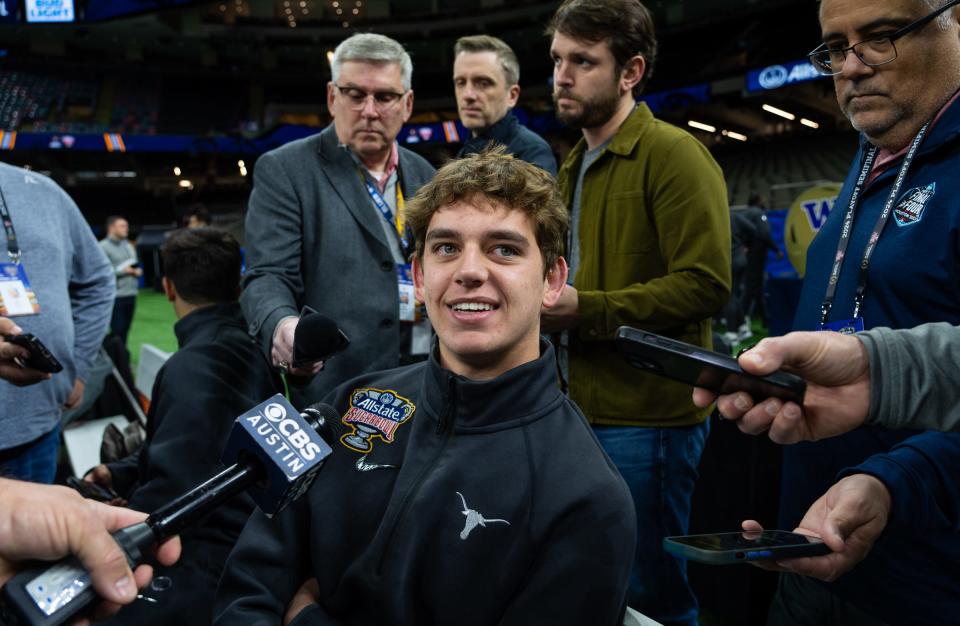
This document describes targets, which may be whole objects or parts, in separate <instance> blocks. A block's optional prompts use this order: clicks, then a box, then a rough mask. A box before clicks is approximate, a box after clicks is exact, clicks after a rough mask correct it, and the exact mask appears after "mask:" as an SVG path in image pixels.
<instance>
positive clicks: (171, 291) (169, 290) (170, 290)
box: [160, 276, 177, 302]
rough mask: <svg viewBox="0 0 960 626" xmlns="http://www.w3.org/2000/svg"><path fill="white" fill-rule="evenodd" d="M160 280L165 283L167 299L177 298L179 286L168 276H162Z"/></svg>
mask: <svg viewBox="0 0 960 626" xmlns="http://www.w3.org/2000/svg"><path fill="white" fill-rule="evenodd" d="M160 282H161V283H162V284H163V293H164V294H166V296H167V300H169V301H170V302H174V301H175V300H176V299H177V288H176V287H174V286H173V282H171V281H170V279H169V278H167V277H166V276H164V277H163V278H161V279H160Z"/></svg>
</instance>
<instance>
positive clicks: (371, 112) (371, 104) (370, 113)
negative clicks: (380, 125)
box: [360, 93, 380, 117]
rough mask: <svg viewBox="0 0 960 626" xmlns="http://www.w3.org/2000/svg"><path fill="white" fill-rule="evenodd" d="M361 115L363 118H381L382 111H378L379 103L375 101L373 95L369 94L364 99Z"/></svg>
mask: <svg viewBox="0 0 960 626" xmlns="http://www.w3.org/2000/svg"><path fill="white" fill-rule="evenodd" d="M360 115H361V116H362V117H380V111H379V110H377V101H376V100H375V99H374V97H373V94H372V93H371V94H367V97H366V98H364V99H363V107H362V108H361V109H360Z"/></svg>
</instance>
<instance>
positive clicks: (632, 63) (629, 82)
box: [620, 54, 647, 93]
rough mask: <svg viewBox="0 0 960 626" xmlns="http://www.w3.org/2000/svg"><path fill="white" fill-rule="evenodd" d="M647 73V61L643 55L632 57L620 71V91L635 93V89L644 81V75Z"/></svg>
mask: <svg viewBox="0 0 960 626" xmlns="http://www.w3.org/2000/svg"><path fill="white" fill-rule="evenodd" d="M646 72H647V61H646V59H644V58H643V55H641V54H638V55H636V56H634V57H631V58H630V60H629V61H627V62H626V64H624V66H623V69H622V70H620V89H621V90H622V91H623V92H624V93H626V92H628V91H633V88H634V87H636V86H637V84H638V83H639V82H640V81H641V80H643V75H644V74H646Z"/></svg>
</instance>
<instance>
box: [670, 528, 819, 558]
mask: <svg viewBox="0 0 960 626" xmlns="http://www.w3.org/2000/svg"><path fill="white" fill-rule="evenodd" d="M663 549H664V550H666V551H667V552H669V553H671V554H675V555H677V556H679V557H682V558H684V559H690V560H691V561H697V562H698V563H706V564H707V565H729V564H732V563H747V562H749V561H762V560H766V559H788V558H791V557H797V556H822V555H824V554H829V553H830V552H831V550H830V548H829V547H827V544H825V543H823V541H821V540H820V539H817V538H816V537H808V536H806V535H801V534H800V533H791V532H787V531H785V530H763V531H740V532H735V533H715V534H712V535H684V536H677V537H664V539H663Z"/></svg>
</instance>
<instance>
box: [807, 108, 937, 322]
mask: <svg viewBox="0 0 960 626" xmlns="http://www.w3.org/2000/svg"><path fill="white" fill-rule="evenodd" d="M929 126H930V122H927V123H926V124H924V125H923V127H922V128H921V129H920V131H919V132H918V133H917V136H916V137H914V138H913V143H911V144H910V150H908V151H907V154H906V156H904V157H903V164H902V165H901V166H900V171H899V173H897V178H896V180H894V181H893V187H892V188H891V189H890V195H889V196H887V201H886V203H885V204H884V205H883V211H882V212H881V213H880V217H879V218H877V223H876V224H874V226H873V232H871V233H870V239H869V240H868V242H867V247H866V249H865V250H864V252H863V258H862V259H861V261H860V273H859V275H858V280H857V292H856V295H855V296H854V299H853V317H851V318H850V319H846V320H838V321H834V322H828V321H827V318H828V317H829V316H830V309H831V308H833V301H834V299H835V298H836V295H837V284H838V283H839V282H840V269H841V268H842V267H843V260H844V258H845V257H846V255H847V246H848V245H849V244H850V237H851V235H852V233H853V220H854V217H855V215H856V211H857V205H858V204H859V202H860V195H861V194H862V193H863V188H864V185H865V184H866V180H867V176H869V175H870V170H872V169H873V163H874V161H875V160H876V157H877V147H876V146H871V147H870V150H869V151H868V152H867V154H866V156H865V157H864V159H863V164H862V165H861V167H860V176H858V177H857V184H856V185H854V187H853V191H852V192H851V193H850V204H849V205H848V206H847V212H846V214H845V215H844V216H843V227H842V230H841V231H840V241H839V242H838V244H837V254H836V256H834V259H833V268H832V269H831V271H830V279H829V281H828V282H827V293H826V295H825V296H824V298H823V304H822V305H821V306H820V325H819V326H818V327H817V330H832V331H834V332H838V333H843V334H845V335H849V334H853V333H858V332H860V331H862V330H863V329H864V323H863V317H861V316H860V308H861V307H862V306H863V298H864V296H865V295H866V292H867V268H868V267H870V257H871V256H872V255H873V251H874V249H875V248H876V247H877V242H878V241H880V235H881V234H882V233H883V227H884V226H886V225H887V220H889V219H890V213H892V212H893V205H894V204H896V201H897V196H898V195H899V193H900V187H901V186H902V185H903V180H904V179H905V178H906V177H907V170H909V169H910V165H911V164H912V163H913V157H914V155H915V154H916V153H917V148H918V147H919V146H920V142H921V141H923V137H924V135H926V134H927V128H928V127H929Z"/></svg>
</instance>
